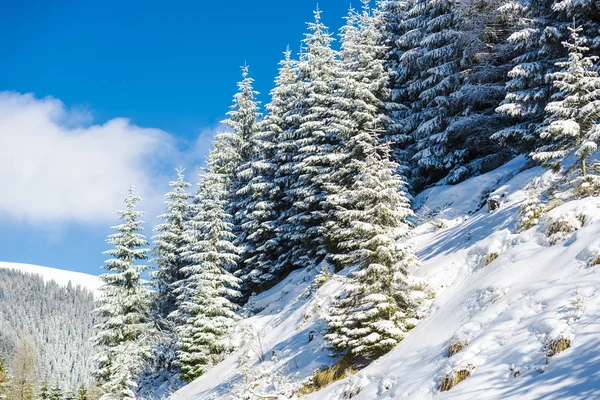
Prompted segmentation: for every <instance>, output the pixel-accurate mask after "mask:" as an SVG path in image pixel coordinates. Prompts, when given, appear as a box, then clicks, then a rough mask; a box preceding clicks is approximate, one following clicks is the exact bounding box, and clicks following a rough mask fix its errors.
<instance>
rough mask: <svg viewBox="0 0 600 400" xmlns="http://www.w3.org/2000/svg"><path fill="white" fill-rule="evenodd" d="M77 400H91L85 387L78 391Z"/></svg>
mask: <svg viewBox="0 0 600 400" xmlns="http://www.w3.org/2000/svg"><path fill="white" fill-rule="evenodd" d="M77 400H90V397H89V395H88V391H87V389H86V388H85V386H84V385H81V386H80V387H79V390H78V391H77Z"/></svg>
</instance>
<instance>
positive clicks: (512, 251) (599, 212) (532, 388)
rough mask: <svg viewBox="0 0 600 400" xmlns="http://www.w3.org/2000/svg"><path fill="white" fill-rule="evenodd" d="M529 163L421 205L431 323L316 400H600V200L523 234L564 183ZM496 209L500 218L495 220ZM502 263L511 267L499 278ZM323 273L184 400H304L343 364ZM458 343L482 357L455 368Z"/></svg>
mask: <svg viewBox="0 0 600 400" xmlns="http://www.w3.org/2000/svg"><path fill="white" fill-rule="evenodd" d="M525 164H526V161H525V159H524V158H523V157H519V158H516V159H515V160H513V161H511V162H510V163H508V164H506V165H505V166H503V167H501V168H499V169H497V170H495V171H492V172H490V173H487V174H485V175H482V176H479V177H475V178H472V179H469V180H467V181H465V182H463V183H461V184H459V185H456V186H440V187H434V188H432V189H429V190H427V191H425V192H423V193H422V194H420V195H419V196H418V197H417V198H416V199H415V205H416V206H417V207H419V209H420V211H419V216H418V218H417V226H416V228H415V230H414V234H413V235H412V237H410V238H409V239H407V240H406V241H407V243H409V244H410V245H411V246H413V248H414V250H415V251H416V253H417V255H418V256H419V258H420V260H421V266H420V267H418V268H417V269H416V270H414V271H411V273H412V274H413V275H415V276H416V277H417V278H420V279H423V280H425V281H426V282H427V283H428V285H429V289H430V290H432V291H434V292H435V294H436V296H435V299H434V300H433V302H432V303H431V305H430V308H429V310H428V311H427V313H426V317H425V318H424V319H423V320H422V321H420V322H419V323H418V325H417V326H416V327H415V328H414V329H413V330H412V331H410V333H409V334H408V336H407V337H406V339H404V340H403V341H402V342H401V343H400V344H399V345H398V346H397V347H396V348H395V349H394V350H393V351H391V352H390V353H388V354H387V355H385V356H384V357H382V358H380V359H379V360H377V361H375V362H374V363H372V364H371V365H369V366H368V367H366V368H365V369H363V370H362V371H360V372H358V373H357V374H355V375H352V376H350V377H349V378H346V379H344V380H342V381H339V382H337V383H334V384H332V385H330V386H328V387H326V388H325V389H323V390H321V391H319V392H316V393H313V394H311V395H309V396H307V397H306V398H308V399H313V400H315V399H323V400H325V399H326V400H336V399H347V398H349V397H350V395H349V393H358V394H355V395H354V396H353V397H352V399H355V400H367V399H382V400H383V399H396V400H397V399H432V398H435V399H482V398H485V399H555V398H561V399H575V398H577V399H581V398H589V399H591V398H600V334H599V332H600V293H599V292H598V291H599V289H600V266H591V260H592V259H593V258H594V257H595V256H596V255H598V254H600V198H587V199H583V200H573V201H568V202H565V203H564V204H562V205H559V206H558V207H556V208H554V209H552V210H551V211H549V212H548V213H546V214H544V215H543V216H542V218H541V219H540V222H539V224H538V225H537V226H535V227H533V228H531V229H529V230H527V231H525V232H522V233H519V232H518V229H517V225H518V222H519V209H520V206H521V205H522V204H523V202H524V201H525V200H526V199H527V196H528V193H529V192H530V191H531V188H532V187H534V188H538V189H539V188H545V187H548V186H549V185H550V184H551V183H552V182H555V181H556V179H557V178H556V176H555V175H553V174H552V173H551V172H548V171H545V170H543V169H542V168H539V167H536V168H531V169H524V167H525ZM488 198H495V199H496V200H498V201H499V202H500V208H499V209H497V210H496V211H494V212H489V211H488V207H487V206H486V200H487V199H488ZM556 220H564V221H567V223H568V224H569V225H571V226H573V228H574V229H576V231H575V232H572V233H565V234H564V237H562V240H560V241H559V242H557V243H556V244H554V245H552V244H551V242H550V240H549V238H548V237H547V236H548V235H547V229H548V226H549V224H550V223H551V222H553V221H556ZM490 253H498V255H499V256H498V258H496V259H495V260H494V261H492V262H491V263H489V264H488V265H486V258H487V256H488V255H489V254H490ZM345 273H347V271H345ZM314 274H315V272H313V271H296V272H295V273H293V274H292V275H290V276H289V277H288V278H287V279H286V280H285V281H284V282H282V283H281V284H280V285H278V286H276V287H275V288H273V289H271V290H270V291H268V292H265V293H263V294H261V295H259V296H258V297H257V298H256V299H254V301H253V303H252V304H251V305H250V306H249V308H252V309H254V310H256V311H257V312H256V314H255V315H252V316H251V317H249V318H248V319H246V320H245V321H244V323H243V324H244V326H245V328H244V329H240V331H238V332H236V333H235V335H234V336H233V339H234V342H236V344H237V345H238V346H240V347H239V350H237V351H236V352H234V353H233V354H231V355H230V356H228V357H227V358H226V359H225V360H224V361H223V362H222V363H221V364H219V365H217V366H216V367H214V368H213V369H212V370H211V371H209V372H208V373H207V374H206V375H205V376H203V377H201V378H200V379H198V380H196V381H194V382H192V383H191V384H189V385H188V386H186V387H184V388H182V389H181V390H180V391H178V392H177V393H175V394H174V395H172V396H171V398H172V399H176V400H184V399H186V400H191V399H202V400H206V399H242V398H245V397H241V396H240V393H245V395H248V394H249V393H250V391H252V392H254V393H256V394H262V395H266V394H269V395H274V394H277V395H279V397H277V396H275V397H273V398H279V399H287V398H297V397H294V396H293V393H294V391H295V389H297V388H298V387H299V385H300V383H301V382H302V381H303V380H305V379H307V378H308V377H310V376H311V375H312V373H313V371H315V370H317V369H320V368H323V367H326V366H328V365H331V364H332V363H333V362H334V360H332V359H331V358H329V355H328V351H327V350H326V348H325V343H324V341H323V339H322V333H323V331H324V328H325V324H324V322H322V320H321V319H320V317H321V316H322V314H323V310H324V309H325V308H326V307H327V305H328V304H329V302H330V301H331V299H332V296H333V295H334V294H335V293H338V292H339V291H340V290H341V288H342V285H343V283H342V282H341V280H342V279H341V278H340V277H339V276H334V277H333V278H332V279H330V280H328V281H327V282H326V283H325V284H324V285H322V286H321V287H319V288H316V287H312V286H311V285H310V282H311V280H312V277H313V276H314ZM311 288H312V290H311ZM576 291H577V293H578V295H576ZM576 297H579V304H581V306H579V307H576V306H574V304H575V301H574V300H575V298H576ZM310 337H314V339H313V340H312V341H309V338H310ZM559 337H564V338H567V339H570V340H571V347H570V348H569V349H567V350H566V351H564V352H562V353H559V354H556V355H554V356H552V357H548V356H547V346H548V344H549V343H550V341H552V340H554V339H556V338H559ZM454 341H466V342H467V343H468V346H467V347H466V348H465V349H463V350H462V351H460V352H458V353H457V354H455V355H453V356H452V357H448V353H447V347H448V344H449V343H451V342H454ZM463 368H468V369H470V370H472V374H471V376H470V377H468V378H467V379H466V380H465V381H463V382H461V383H459V384H458V385H457V386H455V387H454V388H452V389H451V390H449V391H446V392H440V390H439V387H440V382H441V379H442V378H443V377H444V376H445V375H446V374H447V373H450V372H451V371H454V370H457V369H463ZM240 390H241V391H240ZM247 398H250V399H259V397H256V396H255V397H247Z"/></svg>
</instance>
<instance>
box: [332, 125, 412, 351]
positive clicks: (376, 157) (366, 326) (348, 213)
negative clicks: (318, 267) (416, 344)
mask: <svg viewBox="0 0 600 400" xmlns="http://www.w3.org/2000/svg"><path fill="white" fill-rule="evenodd" d="M349 147H350V148H352V149H353V153H352V154H353V155H354V156H355V158H354V159H353V160H352V161H351V162H350V165H349V168H350V169H352V170H354V171H355V172H356V176H355V178H354V179H353V180H352V185H351V186H349V187H348V188H346V189H342V190H340V192H339V193H338V194H336V195H335V196H334V197H335V198H334V199H332V203H334V204H337V209H336V211H335V220H336V225H335V226H333V227H332V229H331V232H332V236H333V237H332V238H331V239H330V242H336V243H337V244H336V248H337V252H336V253H334V254H333V256H332V259H333V261H334V262H335V263H336V264H337V265H338V266H339V267H340V268H343V267H351V268H355V269H357V270H356V271H355V272H353V273H352V274H351V275H350V277H349V279H348V283H347V285H346V288H345V291H344V292H343V293H342V294H341V295H340V296H338V297H337V298H336V300H335V301H334V303H333V304H332V307H331V308H330V310H329V314H328V316H327V318H326V320H327V322H328V324H329V328H328V332H327V334H326V335H325V338H326V339H327V340H328V341H329V342H330V345H331V348H332V349H333V350H334V351H335V352H336V353H339V354H350V355H352V356H353V357H355V356H358V355H361V356H363V357H365V358H367V359H375V358H377V357H379V356H380V355H382V354H385V353H386V352H388V351H389V350H391V349H392V348H393V347H394V346H395V345H396V344H397V343H398V342H399V341H400V340H402V338H403V337H404V334H405V331H406V327H405V325H404V320H405V319H406V318H407V317H409V316H411V315H412V312H413V309H414V305H413V304H412V302H411V300H410V298H409V297H408V295H407V290H408V288H407V284H406V276H407V270H408V268H410V267H412V266H413V265H414V264H415V263H416V259H415V257H414V255H413V254H412V252H411V251H410V249H408V248H406V247H403V246H400V245H397V244H396V240H398V238H399V237H401V236H405V235H406V233H407V231H408V224H407V222H406V217H407V216H409V215H411V214H412V213H411V210H410V208H409V202H408V200H407V198H406V197H405V196H404V195H403V193H402V192H401V191H399V188H401V187H402V186H403V182H401V181H400V180H399V178H398V177H397V176H396V175H395V174H394V169H395V164H394V163H393V162H391V161H389V160H387V158H386V156H381V155H380V154H379V153H381V152H382V149H379V151H378V149H377V146H376V143H375V140H374V138H373V137H372V136H371V135H369V134H367V133H363V134H360V135H357V136H356V137H355V138H354V139H353V140H352V141H351V144H350V146H349ZM384 154H385V153H384Z"/></svg>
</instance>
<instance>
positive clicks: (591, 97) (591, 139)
mask: <svg viewBox="0 0 600 400" xmlns="http://www.w3.org/2000/svg"><path fill="white" fill-rule="evenodd" d="M569 30H570V31H571V38H570V41H567V42H563V45H564V46H565V47H566V48H567V50H569V59H568V61H561V62H558V63H556V66H557V67H560V68H561V70H560V71H558V72H554V73H551V74H548V75H547V77H548V78H549V79H550V80H553V85H554V87H555V88H556V89H557V90H558V92H557V93H555V94H554V95H553V96H552V99H553V100H554V101H552V102H550V103H548V105H547V106H546V108H545V113H546V120H545V121H544V128H543V129H542V132H541V134H540V137H541V139H542V140H544V141H545V143H544V145H542V146H541V147H539V148H537V149H536V150H535V151H534V152H533V153H532V154H531V155H532V158H533V159H534V160H538V161H541V162H542V163H544V165H546V166H548V167H552V168H553V169H558V168H559V165H560V162H562V161H563V160H564V159H565V158H566V157H568V156H570V155H572V154H574V155H575V157H576V158H577V160H578V161H579V164H580V166H579V168H580V172H581V174H582V175H583V176H586V174H587V160H588V157H589V156H590V154H591V153H593V152H595V151H596V150H597V148H598V141H599V140H600V126H599V125H598V124H597V120H598V117H599V116H600V77H599V76H598V72H597V71H596V70H595V68H594V62H595V61H596V60H597V59H598V57H596V56H590V57H584V56H583V53H585V52H587V51H588V50H589V48H587V47H586V46H585V44H586V39H585V38H583V37H580V36H579V33H581V31H582V30H583V29H582V28H581V27H573V28H571V27H569Z"/></svg>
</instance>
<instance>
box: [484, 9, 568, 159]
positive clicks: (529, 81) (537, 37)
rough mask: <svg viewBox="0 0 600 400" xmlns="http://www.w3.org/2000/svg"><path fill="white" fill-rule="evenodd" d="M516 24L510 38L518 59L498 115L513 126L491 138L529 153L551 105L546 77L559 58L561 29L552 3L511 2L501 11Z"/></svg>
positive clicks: (515, 60) (515, 58)
mask: <svg viewBox="0 0 600 400" xmlns="http://www.w3.org/2000/svg"><path fill="white" fill-rule="evenodd" d="M501 11H502V12H503V14H505V15H506V16H507V18H508V19H510V20H512V21H514V22H513V23H514V27H515V31H514V32H513V33H512V34H511V35H510V36H509V37H508V39H507V40H508V42H509V43H510V44H512V46H513V48H514V51H515V52H516V56H515V57H514V59H513V68H512V69H511V70H510V71H509V73H508V77H509V81H508V82H507V83H506V91H507V94H506V96H505V99H504V101H503V102H502V103H501V104H500V105H499V106H498V108H497V109H496V111H497V112H498V113H500V114H503V115H506V116H507V117H508V118H510V121H511V124H509V126H508V127H506V128H504V129H502V130H499V131H498V132H497V133H495V134H494V135H493V136H492V137H493V138H494V139H495V140H498V141H499V142H500V143H503V144H507V145H511V146H514V147H516V148H518V149H519V150H521V151H529V150H531V149H532V148H533V146H534V145H535V144H536V142H537V141H538V136H539V133H538V131H539V129H540V127H541V125H542V122H543V118H544V107H545V106H546V104H547V103H548V101H549V98H550V91H551V84H550V83H549V82H547V81H546V79H545V76H546V74H548V73H552V72H553V70H554V63H555V61H556V60H557V59H558V58H559V57H560V53H561V49H560V47H561V46H560V37H561V32H560V28H559V27H558V26H557V25H558V23H557V22H558V21H557V20H556V19H555V17H554V15H552V14H553V12H552V9H551V2H538V1H528V2H520V1H512V2H507V4H505V5H504V6H503V7H501Z"/></svg>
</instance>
